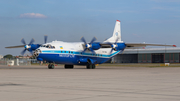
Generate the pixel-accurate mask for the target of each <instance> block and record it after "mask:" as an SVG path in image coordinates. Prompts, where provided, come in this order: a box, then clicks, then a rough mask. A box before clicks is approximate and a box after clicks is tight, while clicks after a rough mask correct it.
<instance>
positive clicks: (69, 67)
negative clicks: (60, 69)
mask: <svg viewBox="0 0 180 101" xmlns="http://www.w3.org/2000/svg"><path fill="white" fill-rule="evenodd" d="M64 68H65V69H73V68H74V66H73V65H64Z"/></svg>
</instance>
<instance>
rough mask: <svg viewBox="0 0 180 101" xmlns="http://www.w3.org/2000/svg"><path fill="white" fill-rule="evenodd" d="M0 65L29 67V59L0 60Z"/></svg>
mask: <svg viewBox="0 0 180 101" xmlns="http://www.w3.org/2000/svg"><path fill="white" fill-rule="evenodd" d="M0 65H11V66H14V65H15V66H21V65H31V59H0Z"/></svg>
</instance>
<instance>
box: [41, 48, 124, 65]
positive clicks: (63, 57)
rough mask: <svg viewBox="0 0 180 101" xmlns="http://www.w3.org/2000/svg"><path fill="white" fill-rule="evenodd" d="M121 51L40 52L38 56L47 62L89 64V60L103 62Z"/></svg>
mask: <svg viewBox="0 0 180 101" xmlns="http://www.w3.org/2000/svg"><path fill="white" fill-rule="evenodd" d="M119 52H121V51H117V52H115V53H113V54H111V55H103V56H88V55H79V54H64V53H62V54H57V53H56V54H54V53H40V54H39V56H38V58H39V59H43V60H44V61H46V62H50V63H57V64H68V65H87V64H88V62H87V61H88V60H89V61H91V62H93V64H102V63H104V62H106V61H108V60H109V59H111V58H112V57H113V56H115V55H116V54H118V53H119Z"/></svg>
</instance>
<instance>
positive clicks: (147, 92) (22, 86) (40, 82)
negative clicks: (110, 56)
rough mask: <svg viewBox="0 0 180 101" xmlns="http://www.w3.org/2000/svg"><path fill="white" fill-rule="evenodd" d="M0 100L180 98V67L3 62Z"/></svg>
mask: <svg viewBox="0 0 180 101" xmlns="http://www.w3.org/2000/svg"><path fill="white" fill-rule="evenodd" d="M0 101H180V68H179V67H158V68H149V67H116V66H98V67H97V69H85V67H84V66H82V67H81V66H80V67H78V66H76V67H75V68H74V69H64V68H63V66H58V67H56V68H55V69H52V70H49V69H47V66H19V67H17V66H15V67H8V66H2V65H0Z"/></svg>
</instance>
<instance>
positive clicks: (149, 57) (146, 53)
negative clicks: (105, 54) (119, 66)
mask: <svg viewBox="0 0 180 101" xmlns="http://www.w3.org/2000/svg"><path fill="white" fill-rule="evenodd" d="M112 62H113V63H180V47H175V48H147V49H125V50H124V52H123V53H122V54H118V55H116V56H115V57H114V58H112Z"/></svg>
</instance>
